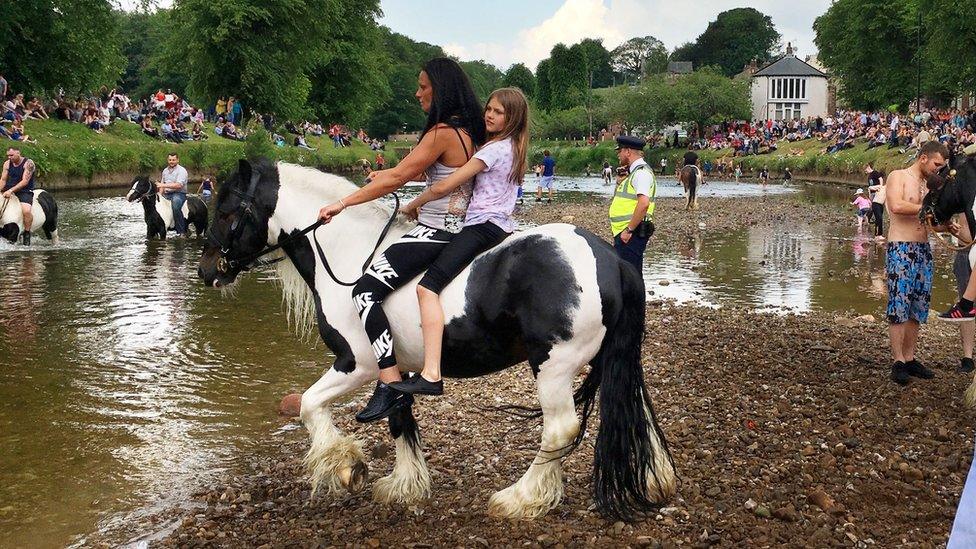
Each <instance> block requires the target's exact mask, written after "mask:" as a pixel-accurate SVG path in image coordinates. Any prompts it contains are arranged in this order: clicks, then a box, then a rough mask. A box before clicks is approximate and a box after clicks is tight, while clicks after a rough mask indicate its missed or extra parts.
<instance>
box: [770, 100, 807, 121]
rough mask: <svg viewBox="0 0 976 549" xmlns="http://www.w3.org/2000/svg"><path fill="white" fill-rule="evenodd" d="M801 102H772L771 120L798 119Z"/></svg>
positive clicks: (800, 115)
mask: <svg viewBox="0 0 976 549" xmlns="http://www.w3.org/2000/svg"><path fill="white" fill-rule="evenodd" d="M802 105H803V104H802V103H773V104H772V107H773V120H799V119H800V118H802V117H803V113H802V112H801V107H802Z"/></svg>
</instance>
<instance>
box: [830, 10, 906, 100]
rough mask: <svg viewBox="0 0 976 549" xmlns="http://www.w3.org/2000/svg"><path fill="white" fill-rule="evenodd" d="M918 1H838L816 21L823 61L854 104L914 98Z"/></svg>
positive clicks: (842, 91)
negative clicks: (916, 6)
mask: <svg viewBox="0 0 976 549" xmlns="http://www.w3.org/2000/svg"><path fill="white" fill-rule="evenodd" d="M916 14H917V12H916V10H915V6H914V0H890V1H884V0H837V1H836V2H834V3H833V4H831V6H830V8H829V9H828V10H827V12H826V13H824V14H823V15H821V16H820V17H818V18H817V19H816V21H814V24H813V28H814V31H815V32H816V37H815V39H814V41H815V42H816V44H817V48H818V49H819V58H820V60H821V61H822V62H823V63H824V65H826V66H827V67H829V68H830V70H831V73H832V74H833V75H834V76H835V77H837V78H838V79H839V80H840V83H841V86H840V90H841V91H840V93H841V95H842V97H843V98H844V99H846V100H847V102H848V103H849V104H850V105H851V106H852V107H854V108H858V109H880V108H885V107H887V106H888V105H893V104H899V105H903V106H904V105H907V104H908V103H909V102H910V101H911V100H912V99H913V98H914V96H915V74H916V61H917V60H916V57H915V53H916V52H915V50H916V31H917V25H916V22H915V21H916Z"/></svg>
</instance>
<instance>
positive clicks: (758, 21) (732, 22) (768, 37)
mask: <svg viewBox="0 0 976 549" xmlns="http://www.w3.org/2000/svg"><path fill="white" fill-rule="evenodd" d="M779 40H780V35H779V32H777V31H776V27H775V26H774V25H773V20H772V19H771V18H770V17H769V16H768V15H765V14H763V13H762V12H760V11H758V10H756V9H754V8H735V9H732V10H728V11H723V12H722V13H720V14H718V17H717V18H716V19H715V20H714V21H712V22H711V23H709V24H708V28H706V29H705V32H703V33H702V34H701V35H700V36H699V37H698V40H696V41H695V48H694V52H695V56H694V58H693V59H690V61H692V62H693V63H694V64H695V67H696V68H698V67H705V66H709V65H714V66H717V67H720V68H721V69H722V72H723V73H724V74H725V75H726V76H734V75H735V74H738V73H739V72H741V71H742V67H743V66H745V65H746V64H747V63H749V61H751V60H752V59H753V58H755V59H756V60H758V61H759V62H760V63H762V62H765V61H768V60H769V59H770V58H771V57H772V56H773V53H774V52H775V50H776V49H777V47H778V45H779Z"/></svg>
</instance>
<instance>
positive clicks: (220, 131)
mask: <svg viewBox="0 0 976 549" xmlns="http://www.w3.org/2000/svg"><path fill="white" fill-rule="evenodd" d="M224 127H226V124H225V123H224V119H223V118H217V123H216V124H214V133H215V134H217V135H219V136H221V137H223V136H224Z"/></svg>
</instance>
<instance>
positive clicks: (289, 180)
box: [275, 162, 408, 339]
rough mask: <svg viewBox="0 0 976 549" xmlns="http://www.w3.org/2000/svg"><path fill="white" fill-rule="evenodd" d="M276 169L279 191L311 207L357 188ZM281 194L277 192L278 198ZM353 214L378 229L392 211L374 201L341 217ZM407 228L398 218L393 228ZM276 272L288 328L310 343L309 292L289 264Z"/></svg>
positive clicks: (328, 177) (307, 171)
mask: <svg viewBox="0 0 976 549" xmlns="http://www.w3.org/2000/svg"><path fill="white" fill-rule="evenodd" d="M277 167H278V177H279V182H280V189H285V188H288V189H290V190H293V191H294V192H296V193H298V194H299V195H300V196H302V197H304V198H307V199H308V200H309V202H310V203H311V204H317V205H322V206H324V205H326V204H329V203H332V202H336V201H337V200H339V199H340V198H342V197H345V196H348V195H349V194H351V193H353V192H355V191H356V190H357V189H358V188H359V187H357V186H356V185H355V184H353V183H352V182H351V181H349V180H348V179H346V178H344V177H341V176H338V175H334V174H330V173H325V172H321V171H319V170H316V169H313V168H306V167H303V166H298V165H295V164H288V163H285V162H279V163H278V164H277ZM280 192H281V191H280V190H279V196H280ZM315 207H318V206H315ZM352 212H355V215H356V217H357V218H359V219H364V220H367V221H371V222H375V223H377V224H378V225H379V224H382V223H386V221H387V220H388V219H389V218H390V213H391V210H390V208H389V207H387V206H384V205H383V204H380V203H379V202H377V201H372V202H369V203H366V204H361V205H359V206H356V207H355V210H351V211H350V212H349V213H344V214H343V215H347V216H348V215H350V214H351V213H352ZM407 225H408V224H407V223H406V222H405V221H404V220H403V219H402V218H401V219H400V220H398V221H397V222H396V223H395V224H394V228H397V227H399V226H404V227H406V226H407ZM278 255H279V256H283V255H284V254H283V253H282V252H280V251H279V252H278ZM275 271H276V274H277V277H276V278H277V281H278V284H279V285H280V287H281V298H282V303H283V304H284V306H285V313H286V315H287V317H288V322H289V324H290V326H291V327H292V328H293V329H294V330H295V332H296V333H297V334H298V335H299V336H300V337H302V338H305V339H311V335H312V334H313V333H314V330H315V327H316V323H317V320H318V319H317V318H316V313H315V298H314V296H313V295H312V290H311V289H310V288H309V287H308V284H306V283H305V280H304V279H303V278H302V276H301V274H299V273H298V269H296V268H295V264H294V263H292V262H291V261H279V262H278V263H276V264H275Z"/></svg>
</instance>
